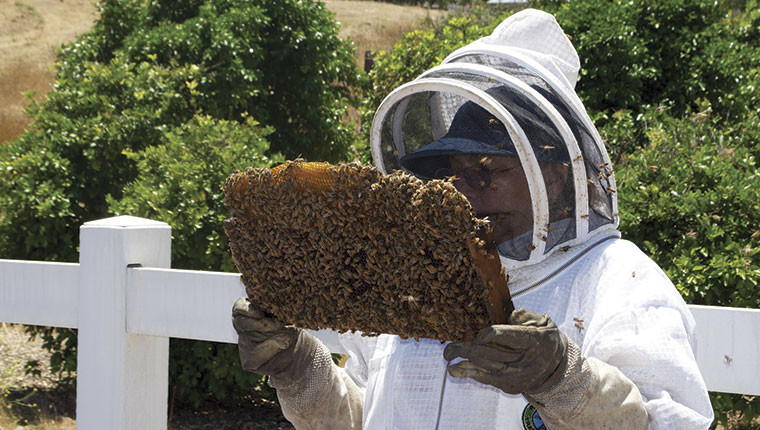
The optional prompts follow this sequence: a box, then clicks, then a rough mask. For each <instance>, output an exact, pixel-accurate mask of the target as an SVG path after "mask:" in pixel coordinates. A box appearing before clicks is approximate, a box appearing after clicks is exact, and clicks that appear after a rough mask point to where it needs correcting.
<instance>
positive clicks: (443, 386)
mask: <svg viewBox="0 0 760 430" xmlns="http://www.w3.org/2000/svg"><path fill="white" fill-rule="evenodd" d="M450 365H451V361H450V360H449V361H447V362H446V368H445V369H444V370H443V383H442V384H441V397H440V398H439V399H438V415H437V416H436V419H435V430H438V425H439V424H440V423H441V412H442V411H443V394H444V393H445V392H446V379H448V375H449V366H450Z"/></svg>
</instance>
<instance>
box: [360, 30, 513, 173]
mask: <svg viewBox="0 0 760 430" xmlns="http://www.w3.org/2000/svg"><path fill="white" fill-rule="evenodd" d="M500 21H501V20H500V19H499V20H496V21H494V22H493V23H492V24H491V25H489V26H481V25H478V24H474V23H473V19H472V18H471V17H469V16H457V17H454V18H451V19H450V20H449V21H448V22H447V23H446V24H445V25H442V26H439V27H435V28H430V29H426V30H415V31H412V32H410V33H407V34H406V35H404V37H403V38H402V39H401V40H400V41H399V42H398V43H396V45H394V46H393V49H391V50H390V51H380V52H379V53H378V55H377V57H376V58H375V66H374V68H373V69H372V71H371V72H370V81H371V82H372V84H371V86H369V87H368V88H367V93H366V95H365V99H364V100H363V103H362V106H361V114H362V137H363V142H365V143H364V144H363V145H358V149H359V153H360V155H361V158H362V161H364V162H369V161H370V159H371V156H370V152H369V147H368V142H369V130H370V127H371V125H372V117H373V115H374V114H375V110H377V108H378V106H380V103H381V102H382V101H383V99H384V98H385V97H386V96H387V95H388V94H390V92H391V91H393V90H394V89H396V88H397V87H399V86H400V85H402V84H405V83H407V82H410V81H412V80H413V79H415V78H416V77H417V76H419V75H420V74H421V73H422V72H424V71H425V70H428V69H430V68H432V67H434V66H437V65H438V64H440V63H441V61H443V59H444V58H445V57H446V56H447V55H448V54H450V53H451V52H453V51H454V50H455V49H457V48H460V47H462V46H464V45H466V44H468V43H470V42H472V41H474V40H476V39H479V38H481V37H483V36H486V35H488V34H490V33H491V32H492V31H493V29H494V28H495V27H496V25H497V24H498V23H499V22H500Z"/></svg>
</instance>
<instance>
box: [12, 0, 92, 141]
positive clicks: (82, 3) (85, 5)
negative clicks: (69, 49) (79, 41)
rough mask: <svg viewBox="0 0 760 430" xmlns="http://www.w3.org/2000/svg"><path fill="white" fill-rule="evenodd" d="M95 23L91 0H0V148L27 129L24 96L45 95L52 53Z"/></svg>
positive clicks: (51, 74)
mask: <svg viewBox="0 0 760 430" xmlns="http://www.w3.org/2000/svg"><path fill="white" fill-rule="evenodd" d="M95 17H96V11H95V7H94V6H93V5H92V0H0V144H2V142H5V141H8V140H10V139H13V138H15V137H16V136H18V135H19V134H21V133H22V132H23V130H24V128H25V127H26V126H27V125H28V124H29V118H27V117H26V116H25V115H24V113H23V110H24V108H25V107H26V106H27V105H28V101H27V100H26V99H25V97H24V92H27V91H32V92H35V93H36V97H41V96H42V95H44V94H46V93H47V92H48V91H50V89H51V84H52V83H53V79H54V76H55V74H54V73H53V71H52V70H51V68H52V65H53V64H54V63H55V51H56V49H57V48H58V47H60V46H61V44H63V43H66V42H70V41H72V40H74V39H75V38H76V36H77V35H78V34H81V33H84V32H86V31H87V30H89V29H90V27H92V24H93V23H94V21H95Z"/></svg>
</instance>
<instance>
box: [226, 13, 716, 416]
mask: <svg viewBox="0 0 760 430" xmlns="http://www.w3.org/2000/svg"><path fill="white" fill-rule="evenodd" d="M578 69H579V61H578V57H577V55H576V53H575V50H574V48H573V47H572V45H571V43H570V41H569V40H568V38H567V37H566V36H565V34H564V32H563V31H562V29H561V28H560V27H559V25H558V24H557V23H556V21H555V20H554V18H553V17H552V16H551V15H548V14H546V13H543V12H540V11H536V10H530V9H529V10H524V11H522V12H519V13H516V14H514V15H513V16H511V17H510V18H508V19H507V20H505V21H504V22H503V23H502V24H501V25H499V27H497V28H496V30H495V31H494V33H493V34H492V35H491V36H489V37H486V38H484V39H481V40H478V41H476V42H473V43H472V44H470V45H468V46H466V47H464V48H462V49H460V50H457V51H456V52H454V53H452V54H451V55H450V56H449V57H447V58H446V59H445V60H444V62H443V64H442V65H441V66H438V67H436V68H433V69H431V70H429V71H427V72H425V73H424V74H423V75H421V76H420V77H419V78H417V79H416V80H414V81H412V82H410V83H408V84H406V85H403V86H402V87H400V88H398V89H397V90H396V91H394V92H393V93H391V94H390V95H389V96H388V97H387V98H386V99H385V101H383V103H382V104H381V106H380V108H379V109H378V112H377V114H376V116H375V120H374V123H373V126H372V139H371V146H372V154H373V159H374V161H375V164H376V166H377V167H378V169H380V170H381V171H383V172H386V173H387V172H390V171H392V170H395V169H405V170H407V171H410V172H412V173H414V174H416V175H418V176H422V177H427V178H441V177H448V176H454V177H456V178H457V179H455V181H456V182H455V183H458V185H457V188H459V189H460V191H462V192H463V193H464V194H465V195H466V196H467V197H468V199H470V202H471V203H472V204H473V208H474V209H475V210H476V211H479V215H480V216H488V217H489V218H490V219H492V220H493V224H494V226H495V227H494V231H495V237H496V238H497V243H498V245H499V246H498V250H499V253H500V256H501V261H502V264H503V265H504V266H505V268H506V269H507V272H508V274H509V276H510V281H509V289H510V291H511V294H512V296H513V298H514V304H515V307H516V308H524V309H526V310H529V311H532V312H533V313H535V314H547V315H548V316H549V317H550V318H551V320H553V321H554V323H556V325H557V326H558V328H559V331H560V332H562V333H564V335H565V337H566V338H567V339H569V341H568V343H569V345H571V347H570V348H569V351H570V352H569V353H568V354H569V356H570V357H569V359H568V363H569V364H568V370H567V371H565V373H564V376H563V377H562V378H561V379H560V380H559V382H558V383H556V384H555V385H553V386H552V388H551V389H549V390H545V391H542V392H540V393H536V394H533V395H523V394H507V393H506V392H505V391H503V390H500V389H499V388H497V387H496V386H493V385H489V384H484V383H480V382H476V381H475V380H474V379H471V378H457V377H453V376H452V375H451V374H450V373H449V369H451V368H452V367H457V365H461V361H462V360H461V358H455V359H453V360H449V361H447V360H446V359H445V358H444V349H445V348H446V346H447V345H446V344H442V343H441V342H439V341H437V340H427V339H420V340H419V341H417V340H414V339H407V340H402V339H400V338H399V337H398V336H393V335H380V336H379V337H361V336H360V335H358V334H342V335H338V334H336V333H334V332H330V331H319V332H314V333H312V334H313V335H314V336H315V337H316V338H318V339H320V340H321V341H322V343H323V344H324V345H326V346H327V347H328V348H329V349H330V350H331V351H332V352H342V353H348V354H349V355H350V356H351V358H350V359H349V360H348V362H347V364H346V368H345V370H344V369H339V368H337V367H336V366H334V365H332V366H331V365H327V364H324V363H322V364H320V366H316V365H315V366H313V367H312V368H310V369H309V371H308V372H306V373H307V374H308V375H309V377H308V378H309V380H310V381H322V382H321V383H320V384H319V385H320V387H322V388H318V389H317V388H315V386H314V383H313V382H312V383H310V382H308V381H305V380H304V381H301V382H300V384H301V385H299V384H298V383H293V382H292V381H288V384H284V385H287V387H285V386H284V385H283V384H280V385H278V382H277V381H276V380H274V381H273V382H274V384H273V385H274V386H275V387H278V386H280V387H283V388H282V389H279V390H278V395H279V397H280V401H281V405H282V407H283V411H284V413H285V415H286V417H287V418H288V419H290V420H291V421H292V422H293V423H294V424H295V425H296V427H297V428H299V429H301V428H314V429H317V428H319V429H322V428H324V429H327V428H356V427H357V426H358V418H357V414H359V413H360V414H361V415H362V420H361V421H362V424H361V425H362V427H363V428H365V429H372V430H374V429H414V430H419V429H431V430H433V429H541V428H552V429H555V430H556V429H563V428H565V429H571V428H584V429H593V428H618V429H629V428H630V429H633V428H647V426H648V427H649V428H651V429H689V430H691V429H706V428H708V427H709V425H710V423H711V422H712V419H713V412H712V408H711V405H710V402H709V398H708V395H707V390H706V388H705V384H704V381H703V379H702V377H701V375H700V372H699V369H698V368H697V365H696V361H695V358H694V357H695V353H694V351H695V345H694V342H695V335H694V330H695V327H694V320H693V318H692V316H691V315H690V313H689V311H688V309H687V307H686V305H685V303H684V301H683V299H682V298H681V297H680V295H679V294H678V292H677V291H676V289H675V288H674V286H673V285H672V283H671V282H670V281H669V280H668V278H667V277H666V275H665V274H664V273H663V272H662V270H660V268H659V267H657V265H656V264H655V263H654V262H653V261H651V260H650V259H649V258H648V257H647V256H646V255H644V254H643V253H642V252H641V251H640V250H639V249H638V248H637V247H636V246H635V245H633V244H632V243H630V242H627V241H624V240H621V239H620V234H619V232H618V231H617V223H618V215H617V199H616V197H615V181H614V175H613V173H612V166H611V165H610V162H609V158H608V156H607V153H606V150H605V149H604V146H603V144H602V142H601V139H600V137H599V134H598V132H597V131H596V129H595V128H594V126H593V124H592V123H591V121H590V119H589V118H588V115H587V114H586V112H585V109H584V108H583V106H582V104H581V102H580V100H579V99H578V98H577V96H576V94H575V92H574V89H573V88H574V86H575V81H576V79H577V75H578ZM462 160H464V162H467V160H469V161H473V160H477V161H478V162H480V163H481V166H480V167H481V168H478V167H474V168H473V167H472V166H470V167H467V168H463V167H462V166H461V165H460V164H461V163H462V162H463V161H462ZM473 162H474V161H473ZM491 163H493V165H500V166H503V165H506V164H510V163H511V164H510V167H509V168H502V169H501V170H500V171H499V173H498V174H507V173H505V172H507V171H508V170H509V171H510V173H509V174H510V175H514V174H519V175H520V178H521V180H520V181H512V182H508V183H501V182H499V181H498V179H497V172H496V171H495V170H493V169H492V170H489V164H491ZM505 163H506V164H505ZM478 188H480V189H478ZM483 195H487V196H488V197H487V199H486V200H488V201H480V200H478V199H481V200H482V199H483V198H484V197H483ZM478 208H481V209H480V210H479V209H478ZM502 227H503V228H502ZM283 348H284V347H283ZM283 348H280V349H283ZM320 354H321V355H320ZM320 354H317V355H320V356H321V357H324V356H325V354H326V350H322V352H321V353H320ZM242 356H243V349H242V343H241V357H242ZM321 362H324V360H322V361H321ZM244 367H245V366H244ZM251 369H252V370H253V367H251ZM313 375H321V376H318V377H314V376H313ZM304 378H305V377H304ZM273 379H276V378H274V377H273ZM324 381H329V382H324ZM307 388H308V391H309V393H311V394H310V395H309V396H308V397H309V398H308V399H306V400H304V396H303V394H298V393H303V391H304V390H305V389H307ZM347 411H350V412H351V414H352V416H353V417H354V418H353V420H349V421H350V424H349V423H348V422H347V421H346V420H345V419H342V417H343V415H344V414H346V413H348V412H347ZM352 426H353V427H352Z"/></svg>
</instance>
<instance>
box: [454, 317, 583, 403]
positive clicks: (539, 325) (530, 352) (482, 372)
mask: <svg viewBox="0 0 760 430" xmlns="http://www.w3.org/2000/svg"><path fill="white" fill-rule="evenodd" d="M443 356H444V358H445V359H446V360H447V361H451V360H452V359H454V358H456V357H462V358H464V359H466V361H462V362H460V363H457V364H454V365H452V366H450V367H449V374H450V375H451V376H453V377H456V378H472V379H474V380H476V381H478V382H480V383H482V384H488V385H492V386H494V387H496V388H499V389H500V390H502V391H504V392H505V393H509V394H520V393H524V394H536V393H542V392H544V391H546V390H548V389H549V388H551V387H552V386H553V385H554V384H556V383H557V381H559V379H560V378H561V377H562V376H563V374H564V372H565V368H566V367H567V360H568V339H567V337H566V336H565V335H564V334H563V333H562V332H560V331H559V329H558V328H557V325H556V324H554V322H552V320H551V319H550V318H549V317H548V316H547V315H537V314H535V313H533V312H531V311H528V310H525V309H518V310H516V311H514V312H513V313H512V315H511V316H510V317H509V324H502V325H493V326H490V327H486V328H484V329H482V330H481V331H480V332H479V333H478V335H477V336H476V337H475V339H473V340H471V341H468V342H455V343H450V344H449V345H447V346H446V348H445V349H444V350H443Z"/></svg>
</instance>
